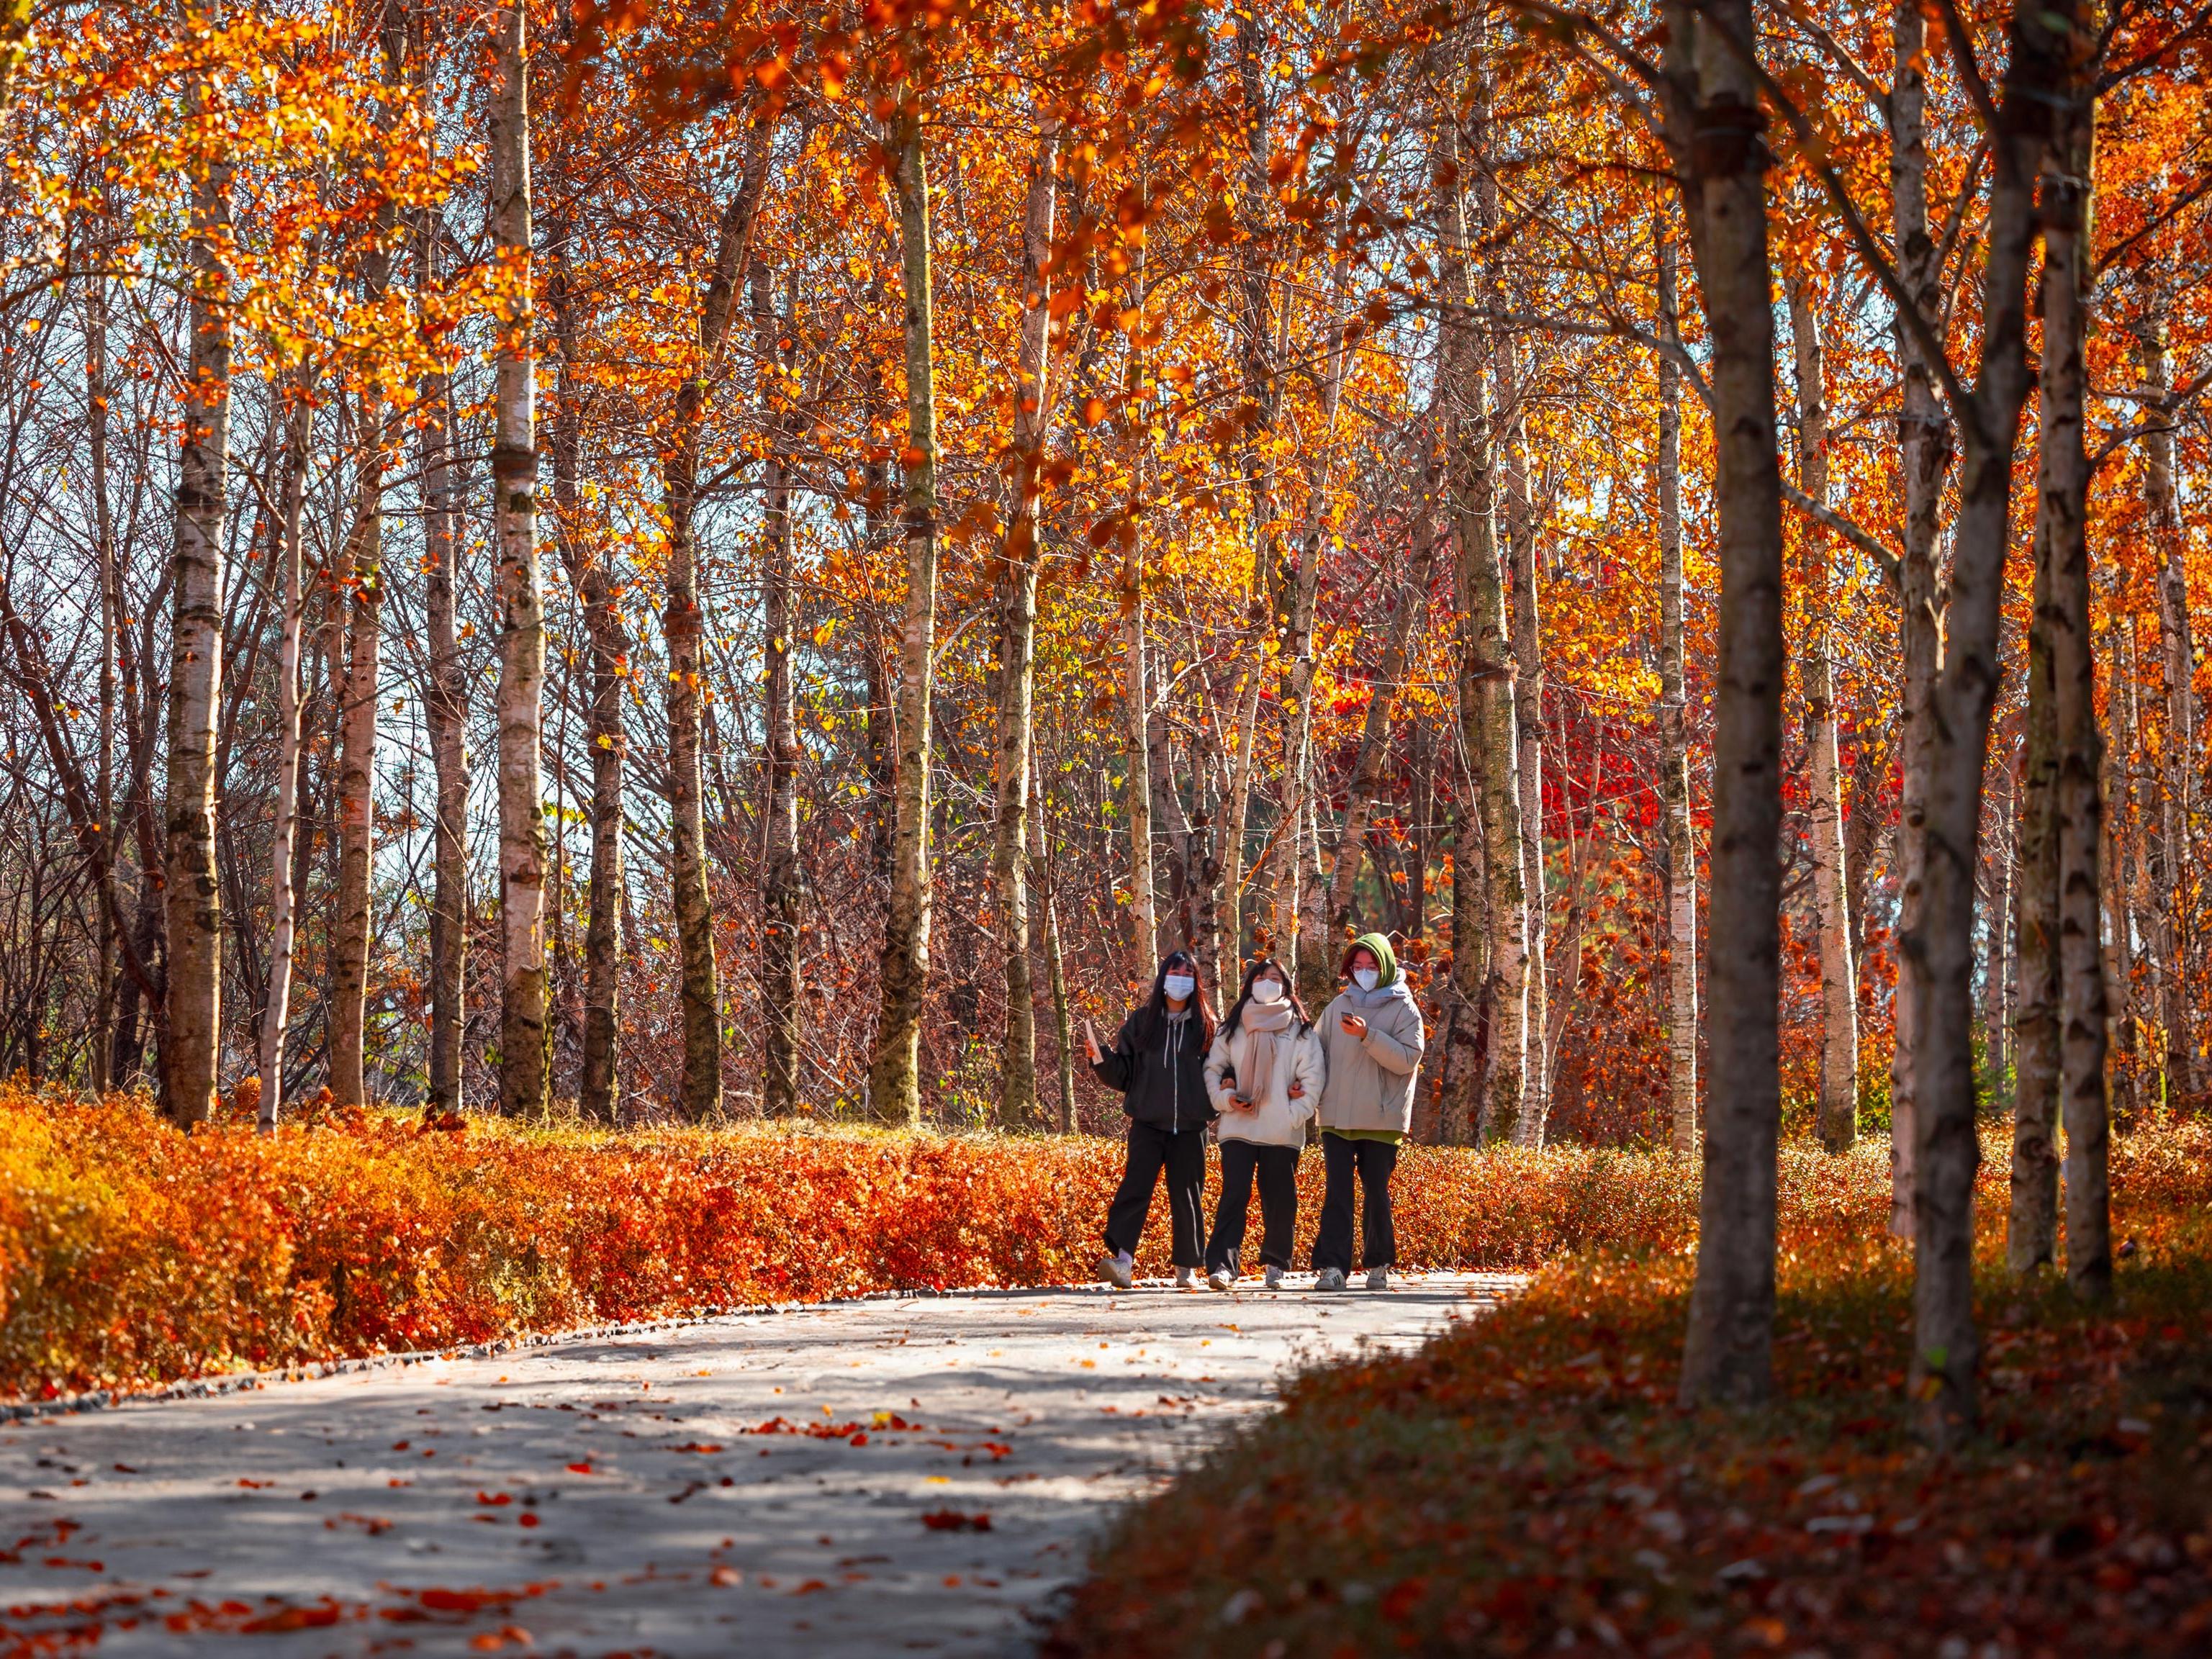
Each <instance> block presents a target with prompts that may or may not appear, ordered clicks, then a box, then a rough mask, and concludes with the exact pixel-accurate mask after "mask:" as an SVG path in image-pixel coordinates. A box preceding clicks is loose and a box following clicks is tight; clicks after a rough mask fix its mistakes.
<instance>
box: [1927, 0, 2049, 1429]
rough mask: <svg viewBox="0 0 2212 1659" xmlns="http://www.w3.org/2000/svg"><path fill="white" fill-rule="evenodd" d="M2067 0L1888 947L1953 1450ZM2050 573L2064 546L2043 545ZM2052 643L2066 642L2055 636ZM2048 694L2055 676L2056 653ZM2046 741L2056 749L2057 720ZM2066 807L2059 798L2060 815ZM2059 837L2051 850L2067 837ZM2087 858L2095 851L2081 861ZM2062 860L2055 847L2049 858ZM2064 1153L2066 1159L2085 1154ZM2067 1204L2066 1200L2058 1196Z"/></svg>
mask: <svg viewBox="0 0 2212 1659" xmlns="http://www.w3.org/2000/svg"><path fill="white" fill-rule="evenodd" d="M2073 14H2074V7H2073V3H2072V0H2050V3H2048V4H2045V5H2037V6H2033V7H2028V6H2023V7H2021V9H2018V10H2017V11H2016V12H2015V15H2014V16H2013V19H2012V23H2011V28H2010V40H2009V42H2008V47H2009V50H2008V54H2007V56H2008V62H2007V66H2006V70H2005V82H2004V94H2003V104H2002V111H2001V117H2002V118H2001V122H2000V126H1999V129H1998V131H1996V132H1995V133H1993V134H1992V135H1991V156H1992V161H1993V179H1992V181H1991V185H1990V198H1989V214H1988V220H1987V225H1986V228H1985V229H1984V237H1983V240H1984V270H1983V283H1982V298H1981V317H1982V349H1981V364H1980V375H1979V379H1978V381H1977V383H1976V385H1975V387H1974V390H1973V392H1972V396H1971V398H1970V401H1969V406H1968V409H1967V410H1966V416H1967V417H1966V419H1964V420H1963V421H1962V423H1961V424H1962V429H1963V433H1964V436H1965V444H1964V452H1965V453H1964V457H1963V465H1961V468H1960V480H1959V516H1958V532H1957V536H1956V539H1955V543H1954V555H1953V560H1952V570H1951V580H1950V584H1949V593H1950V611H1949V617H1948V624H1947V627H1946V630H1945V638H1944V645H1943V655H1942V668H1941V669H1940V670H1939V671H1938V672H1937V674H1936V679H1935V683H1934V686H1933V689H1932V692H1931V695H1930V697H1929V719H1928V722H1927V727H1928V735H1927V753H1928V757H1929V766H1928V773H1927V777H1928V787H1927V797H1926V826H1927V857H1926V866H1925V869H1924V871H1923V878H1922V879H1923V901H1922V908H1921V912H1920V915H1919V916H1918V917H1917V920H1916V921H1915V922H1914V923H1913V925H1912V927H1911V928H1910V929H1909V930H1908V931H1906V932H1905V934H1904V935H1903V936H1902V938H1901V939H1900V940H1899V951H1900V955H1901V956H1902V957H1903V958H1904V959H1905V960H1906V961H1909V962H1911V963H1912V964H1913V965H1914V968H1915V969H1916V972H1915V973H1914V975H1912V976H1911V984H1910V985H1909V987H1908V990H1909V991H1910V993H1911V995H1912V997H1913V999H1914V1005H1915V1006H1913V1009H1912V1015H1911V1035H1912V1040H1913V1043H1914V1053H1913V1061H1912V1063H1913V1073H1914V1076H1913V1085H1914V1089H1915V1093H1916V1099H1915V1105H1916V1109H1917V1121H1916V1124H1915V1126H1914V1127H1915V1129H1916V1132H1917V1134H1916V1139H1917V1153H1918V1164H1919V1168H1918V1171H1917V1174H1918V1184H1917V1188H1916V1190H1915V1193H1914V1198H1915V1207H1916V1214H1915V1237H1914V1247H1915V1252H1916V1255H1915V1267H1916V1276H1915V1283H1914V1315H1915V1320H1914V1335H1913V1350H1914V1352H1913V1364H1912V1367H1911V1382H1912V1386H1913V1389H1914V1398H1915V1399H1916V1400H1917V1401H1918V1402H1919V1406H1920V1412H1921V1426H1922V1429H1923V1432H1925V1433H1926V1434H1927V1436H1928V1437H1929V1439H1930V1440H1931V1441H1933V1442H1935V1443H1937V1444H1939V1445H1942V1444H1948V1443H1951V1442H1952V1441H1953V1440H1954V1438H1955V1437H1956V1436H1957V1435H1958V1434H1959V1433H1960V1431H1962V1429H1963V1428H1964V1426H1965V1425H1968V1424H1970V1423H1971V1422H1972V1420H1973V1418H1974V1414H1975V1410H1976V1382H1975V1370H1976V1366H1977V1364H1978V1359H1979V1356H1980V1339H1979V1335H1978V1332H1977V1330H1976V1328H1975V1325H1974V1314H1973V1196H1974V1171H1975V1168H1976V1166H1977V1164H1978V1163H1979V1162H1980V1158H1981V1145H1980V1142H1979V1140H1978V1139H1977V1137H1976V1135H1975V1132H1974V1054H1973V1034H1974V987H1973V973H1974V966H1975V963H1974V939H1973V927H1974V888H1975V879H1974V872H1975V865H1976V850H1975V849H1976V846H1977V838H1978V834H1979V831H1980V827H1981V815H1982V775H1983V768H1984V764H1985V763H1986V760H1987V757H1988V751H1989V732H1990V709H1991V708H1992V706H1993V703H1994V701H1995V697H1996V687H1997V683H1998V679H1999V674H1998V659H1997V651H1998V645H1999V620H2000V609H2001V601H2002V596H2003V587H2004V566H2005V559H2006V555H2007V552H2008V544H2009V541H2010V534H2011V507H2012V473H2013V452H2014V448H2015V443H2016V441H2017V438H2018V434H2019V429H2020V418H2021V408H2022V405H2023V404H2025V402H2026V399H2027V392H2028V390H2029V387H2030V385H2031V380H2032V375H2031V371H2030V366H2029V363H2028V362H2027V292H2028V278H2029V274H2030V270H2031V264H2032V258H2033V251H2034V246H2035V241H2036V220H2037V211H2036V204H2035V185H2036V179H2037V175H2038V174H2039V173H2040V172H2041V171H2042V163H2043V158H2044V155H2045V150H2046V148H2047V133H2048V131H2049V126H2048V123H2049V118H2050V117H2049V112H2050V111H2051V109H2052V108H2053V107H2055V106H2057V104H2058V103H2059V102H2060V101H2061V100H2062V98H2063V92H2064V88H2065V81H2066V64H2067V62H2068V60H2069V58H2070V57H2071V56H2073V54H2074V49H2075V43H2074V41H2073V40H2072V38H2071V29H2072V18H2073ZM2051 556H2052V559H2053V561H2054V568H2056V565H2057V561H2059V560H2060V559H2061V557H2062V556H2063V552H2062V550H2061V548H2060V547H2059V545H2058V544H2057V541H2056V539H2055V538H2054V540H2053V543H2052V547H2051ZM2053 648H2054V652H2057V651H2059V650H2063V645H2062V644H2061V643H2060V642H2058V641H2054V642H2053ZM2053 671H2054V681H2055V684H2056V686H2057V695H2058V696H2059V697H2060V698H2061V699H2063V698H2064V697H2065V696H2067V695H2068V693H2067V690H2066V680H2067V671H2066V668H2065V665H2064V663H2063V660H2062V659H2058V658H2057V657H2056V656H2054V660H2053ZM2059 725H2060V746H2061V750H2062V752H2063V749H2064V747H2065V743H2066V738H2065V718H2064V715H2063V713H2062V714H2061V716H2060V720H2059ZM2062 817H2063V808H2062ZM2063 834H2064V832H2063V830H2062V848H2063ZM2091 856H2092V857H2093V854H2092V855H2091ZM2061 859H2062V865H2063V862H2064V854H2063V851H2062V854H2061ZM2079 1152H2081V1148H2080V1147H2079V1146H2078V1145H2077V1146H2076V1148H2075V1154H2078V1153H2079ZM2070 1201H2071V1200H2069V1202H2070Z"/></svg>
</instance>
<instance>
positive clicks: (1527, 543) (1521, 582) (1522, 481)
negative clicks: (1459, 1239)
mask: <svg viewBox="0 0 2212 1659" xmlns="http://www.w3.org/2000/svg"><path fill="white" fill-rule="evenodd" d="M1517 382H1518V376H1517V374H1516V370H1515V368H1514V362H1513V344H1512V342H1511V341H1510V339H1508V340H1502V341H1500V342H1499V343H1498V383H1499V386H1500V387H1501V389H1502V390H1501V400H1502V401H1504V402H1506V403H1508V404H1510V405H1511V406H1512V413H1511V416H1510V422H1509V436H1508V438H1507V441H1506V442H1505V444H1504V446H1503V455H1504V461H1505V523H1506V538H1505V539H1506V546H1507V549H1508V550H1509V552H1510V555H1511V558H1512V564H1513V661H1514V677H1513V722H1514V728H1515V731H1514V765H1513V770H1514V776H1515V778H1516V781H1517V783H1518V785H1519V788H1520V796H1521V799H1520V807H1521V871H1522V875H1521V879H1522V887H1523V889H1524V890H1525V893H1526V902H1527V905H1528V921H1527V922H1526V923H1525V924H1524V926H1525V927H1526V929H1527V934H1526V936H1527V939H1528V1036H1527V1043H1528V1060H1527V1066H1528V1081H1527V1085H1526V1087H1525V1088H1524V1090H1523V1091H1522V1100H1521V1115H1520V1117H1519V1119H1518V1120H1517V1121H1516V1122H1515V1124H1514V1126H1513V1139H1514V1142H1515V1144H1516V1146H1528V1147H1533V1148H1536V1149H1538V1150H1541V1148H1542V1146H1543V1145H1544V1131H1545V1127H1546V1126H1547V1123H1548V1122H1549V1121H1550V1118H1551V1111H1552V1041H1551V1016H1550V984H1549V969H1548V967H1547V961H1546V955H1547V950H1548V948H1549V943H1550V938H1549V936H1550V927H1551V917H1550V914H1549V911H1550V904H1549V901H1548V897H1547V893H1546V885H1547V884H1546V880H1545V872H1544V638H1543V633H1542V625H1541V621H1540V619H1539V618H1540V612H1539V605H1538V594H1537V591H1536V583H1537V576H1536V522H1535V510H1534V504H1533V503H1532V502H1531V501H1530V500H1529V497H1528V461H1527V458H1526V456H1525V454H1524V453H1522V444H1523V441H1524V437H1525V432H1526V426H1525V416H1524V414H1523V412H1522V410H1521V409H1520V408H1519V404H1520V401H1521V394H1520V390H1519V386H1518V383H1517Z"/></svg>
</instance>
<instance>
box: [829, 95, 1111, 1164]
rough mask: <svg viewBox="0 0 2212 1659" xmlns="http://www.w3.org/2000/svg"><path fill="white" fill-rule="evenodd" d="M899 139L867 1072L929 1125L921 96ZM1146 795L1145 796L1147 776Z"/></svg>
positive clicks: (927, 497) (927, 419) (913, 101)
mask: <svg viewBox="0 0 2212 1659" xmlns="http://www.w3.org/2000/svg"><path fill="white" fill-rule="evenodd" d="M907 96H908V103H907V105H906V106H905V107H904V108H902V110H900V111H899V112H898V113H897V115H896V125H895V126H894V129H893V131H892V134H891V146H892V153H893V155H894V157H895V159H896V167H897V180H896V182H897V188H898V204H899V246H900V252H901V256H902V264H903V266H904V274H905V287H906V328H905V333H906V409H907V443H906V456H907V460H906V576H907V592H906V611H905V616H904V618H903V621H902V624H901V628H900V635H899V689H898V777H897V781H896V786H895V787H896V804H897V828H896V832H895V834H894V837H893V842H892V853H891V858H892V863H891V890H890V904H889V906H888V908H887V909H886V911H885V914H884V966H883V1014H882V1018H880V1020H879V1021H878V1024H877V1027H876V1046H875V1054H874V1056H873V1058H872V1060H871V1061H870V1064H869V1067H868V1095H869V1104H870V1109H871V1110H872V1113H873V1115H874V1116H875V1117H876V1118H877V1119H878V1121H881V1122H885V1123H918V1122H920V1121H921V1075H920V1068H921V1012H922V1002H923V999H924V997H925V996H926V994H927V991H928V987H929V919H930V917H929V913H930V899H931V882H930V870H929V793H930V790H929V784H930V776H929V771H930V707H929V700H930V689H931V682H932V677H933V666H934V659H935V653H936V643H937V392H936V382H935V380H934V378H933V375H934V371H933V361H932V344H931V308H932V303H933V294H932V291H931V286H930V285H931V264H930V246H929V243H930V211H929V164H928V158H927V154H926V152H925V150H924V149H923V144H922V131H921V109H920V106H919V103H918V99H919V94H917V93H914V92H912V91H909V92H908V94H907ZM1139 780H1140V781H1139V787H1142V786H1141V772H1139Z"/></svg>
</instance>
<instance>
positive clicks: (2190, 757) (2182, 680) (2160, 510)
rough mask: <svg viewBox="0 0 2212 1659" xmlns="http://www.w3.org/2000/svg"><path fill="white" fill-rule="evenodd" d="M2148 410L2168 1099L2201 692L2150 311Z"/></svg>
mask: <svg viewBox="0 0 2212 1659" xmlns="http://www.w3.org/2000/svg"><path fill="white" fill-rule="evenodd" d="M2136 360H2137V362H2139V363H2140V365H2141V367H2142V377H2143V387H2144V390H2145V392H2147V393H2148V397H2149V402H2148V405H2147V407H2148V411H2149V413H2150V414H2151V416H2152V424H2151V427H2150V429H2149V430H2148V431H2147V432H2146V433H2145V434H2144V435H2143V506H2144V507H2145V509H2146V513H2147V516H2148V520H2149V529H2150V538H2151V544H2152V547H2153V549H2154V550H2155V552H2156V554H2157V556H2158V637H2159V647H2160V653H2159V655H2160V681H2161V683H2160V687H2159V691H2160V702H2162V703H2164V705H2165V708H2164V711H2163V712H2164V714H2165V717H2166V732H2165V743H2164V746H2163V748H2162V750H2161V751H2160V756H2159V761H2160V766H2159V773H2160V776H2159V785H2160V789H2159V836H2158V846H2159V856H2160V869H2159V870H2158V872H2156V873H2155V874H2154V877H2153V881H2152V892H2153V895H2154V901H2155V902H2156V903H2157V905H2158V911H2159V915H2158V934H2159V939H2158V943H2159V954H2160V962H2161V963H2162V964H2163V973H2162V975H2161V977H2160V987H2159V991H2160V996H2159V1002H2160V1018H2161V1022H2162V1023H2163V1024H2164V1025H2165V1027H2166V1054H2165V1067H2166V1103H2168V1104H2169V1105H2172V1104H2176V1103H2179V1102H2182V1101H2187V1100H2191V1099H2193V1098H2194V1097H2195V1096H2196V1094H2197V1091H2198V1089H2199V1087H2200V1086H2201V1082H2200V1079H2199V1077H2198V1074H2197V1031H2196V1021H2195V1015H2194V1010H2193V1009H2192V1007H2191V1002H2190V997H2189V975H2188V967H2189V961H2190V957H2191V954H2192V953H2193V951H2194V949H2195V945H2196V939H2195V929H2194V926H2193V923H2194V917H2193V916H2192V915H2191V905H2190V897H2189V895H2190V890H2191V885H2192V873H2193V872H2195V870H2196V868H2197V846H2196V830H2195V827H2194V826H2195V822H2196V815H2197V690H2196V684H2195V682H2196V663H2197V654H2196V642H2195V637H2194V635H2195V629H2194V626H2193V623H2192V622H2191V617H2190V615H2189V581H2188V574H2187V570H2186V568H2185V564H2184V556H2185V550H2186V548H2187V538H2186V537H2185V535H2184V533H2183V530H2182V524H2181V508H2180V502H2179V495H2177V493H2176V488H2175V482H2174V459H2173V433H2172V422H2173V420H2174V410H2173V409H2172V364H2171V362H2170V360H2169V357H2168V355H2167V351H2166V316H2165V313H2164V312H2163V311H2162V310H2160V311H2159V312H2156V313H2154V314H2153V315H2152V316H2151V317H2150V318H2149V319H2147V320H2146V321H2145V322H2144V324H2143V325H2142V327H2141V329H2140V331H2138V332H2137V334H2136Z"/></svg>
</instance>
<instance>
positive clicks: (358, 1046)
mask: <svg viewBox="0 0 2212 1659" xmlns="http://www.w3.org/2000/svg"><path fill="white" fill-rule="evenodd" d="M357 418H358V420H359V422H360V424H359V428H358V434H357V446H356V460H355V466H356V471H355V484H354V518H353V526H352V531H351V533H350V534H349V537H348V546H347V549H346V553H345V556H344V559H343V562H342V563H341V565H340V568H339V574H338V583H339V585H340V591H341V592H342V594H343V604H344V605H345V613H346V617H345V671H344V675H343V681H342V684H341V686H340V689H339V692H338V697H339V706H340V710H341V712H340V714H339V716H338V769H337V831H338V883H337V892H336V893H335V894H333V895H332V897H331V1010H330V1067H331V1073H330V1075H331V1094H332V1095H333V1096H335V1097H337V1100H338V1102H339V1103H340V1104H342V1105H357V1104H362V1103H366V1102H367V1101H368V1079H367V1077H366V1070H365V1056H364V1040H363V1030H362V1024H363V1019H364V1016H365V1014H366V1012H367V1006H366V1005H367V997H368V953H369V933H370V929H371V924H370V920H369V916H370V902H369V901H370V892H369V890H370V885H371V876H372V872H373V871H374V860H375V848H374V840H375V830H376V682H377V673H378V671H379V669H380V667H381V665H382V645H383V635H384V419H383V411H382V409H381V407H380V404H379V402H378V400H377V399H376V398H374V396H373V395H369V394H365V395H363V396H362V398H361V401H360V405H359V415H358V417H357Z"/></svg>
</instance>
